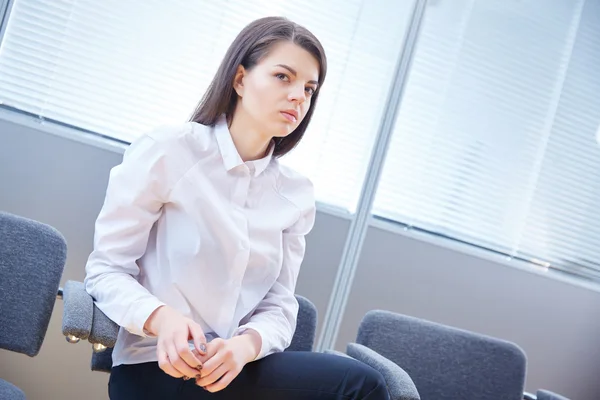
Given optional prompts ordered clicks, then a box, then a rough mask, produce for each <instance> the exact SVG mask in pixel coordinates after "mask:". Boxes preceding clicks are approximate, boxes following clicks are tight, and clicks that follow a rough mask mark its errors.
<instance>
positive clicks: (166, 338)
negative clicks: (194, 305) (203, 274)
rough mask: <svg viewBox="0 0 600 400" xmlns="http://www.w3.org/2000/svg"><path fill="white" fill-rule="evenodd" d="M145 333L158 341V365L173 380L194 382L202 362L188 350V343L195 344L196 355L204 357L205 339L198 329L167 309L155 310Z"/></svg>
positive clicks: (174, 311)
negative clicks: (182, 378) (190, 341)
mask: <svg viewBox="0 0 600 400" xmlns="http://www.w3.org/2000/svg"><path fill="white" fill-rule="evenodd" d="M144 329H145V330H146V331H148V332H149V333H150V334H152V335H155V336H157V337H158V344H157V348H156V354H157V356H158V365H159V367H160V368H161V369H162V370H163V371H165V372H166V373H167V374H169V375H171V376H172V377H174V378H181V377H184V378H196V377H198V376H199V375H200V370H201V369H202V362H201V361H200V359H199V358H198V357H197V356H196V354H194V353H195V351H194V352H192V351H191V350H190V347H189V344H188V340H193V341H194V346H195V347H196V349H195V350H196V351H197V352H198V353H197V354H198V355H200V356H204V355H206V337H205V336H204V332H203V331H202V328H201V327H200V325H198V324H197V323H196V322H194V321H193V320H191V319H190V318H186V317H184V316H183V315H181V313H180V312H178V311H177V310H175V309H173V308H171V307H169V306H161V307H159V308H157V309H156V310H155V311H154V312H153V313H152V314H151V315H150V317H149V318H148V320H147V321H146V323H145V324H144Z"/></svg>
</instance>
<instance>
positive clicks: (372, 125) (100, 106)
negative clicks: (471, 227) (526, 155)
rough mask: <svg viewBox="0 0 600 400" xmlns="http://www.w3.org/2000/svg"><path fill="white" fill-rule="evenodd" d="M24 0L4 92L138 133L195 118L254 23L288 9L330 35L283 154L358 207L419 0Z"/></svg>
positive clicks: (51, 115)
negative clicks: (299, 136) (294, 135)
mask: <svg viewBox="0 0 600 400" xmlns="http://www.w3.org/2000/svg"><path fill="white" fill-rule="evenodd" d="M395 3H397V4H391V3H390V2H387V1H385V0H377V1H369V2H368V6H367V1H366V0H350V1H339V0H336V1H328V2H323V1H317V0H311V1H303V2H286V1H272V0H269V1H266V0H250V1H242V0H237V1H235V0H234V1H209V0H195V1H184V0H172V1H168V2H165V1H158V0H148V1H119V0H104V1H95V0H15V2H14V5H13V7H12V11H11V14H10V16H9V20H8V25H7V29H6V33H5V36H4V39H3V42H2V45H1V48H0V102H2V103H4V104H5V105H8V106H10V107H14V108H17V109H19V110H22V111H25V112H28V113H32V114H35V115H39V116H42V117H44V118H48V119H53V120H57V121H60V122H63V123H67V124H70V125H73V126H76V127H80V128H83V129H86V130H90V131H93V132H97V133H100V134H103V135H106V136H111V137H114V138H117V139H120V140H124V141H128V142H129V141H132V140H133V139H135V137H136V136H138V135H140V134H141V133H142V132H145V131H147V130H149V129H151V128H153V127H154V126H157V125H160V124H168V123H176V122H181V121H185V120H187V119H188V118H189V116H190V114H191V112H192V110H193V109H194V106H195V105H196V104H197V102H198V101H199V100H200V98H201V97H202V95H203V93H204V91H205V89H206V87H207V86H208V84H209V82H210V80H211V79H212V77H213V75H214V73H215V71H216V69H217V67H218V64H219V63H220V61H221V59H222V57H223V55H224V54H225V51H226V50H227V47H228V46H229V44H230V43H231V41H232V40H233V39H234V37H235V35H237V33H238V32H239V31H240V30H241V29H242V28H243V26H245V25H246V24H247V23H249V22H250V21H252V20H254V19H256V18H259V17H263V16H266V15H283V16H286V17H289V18H290V19H292V20H293V21H295V22H298V23H300V24H302V25H304V26H306V27H307V28H308V29H310V30H311V31H312V32H313V33H314V34H315V35H316V36H317V37H318V38H319V39H320V40H321V42H322V43H323V45H324V47H325V50H326V53H327V55H328V60H329V71H328V77H327V81H326V83H325V86H324V87H323V92H322V93H321V95H320V98H319V107H318V108H317V110H316V113H315V115H314V116H313V122H312V124H311V127H310V128H309V131H308V132H307V135H306V137H305V139H304V140H303V141H302V143H301V145H300V146H299V147H298V148H297V149H296V151H295V152H293V153H292V154H290V155H289V156H286V157H284V158H283V159H282V161H283V162H284V163H286V164H288V165H290V166H292V167H294V168H295V169H297V170H298V171H299V172H301V173H304V174H306V175H308V176H309V177H310V178H311V179H312V180H313V181H314V183H315V188H316V194H317V199H318V200H319V201H321V202H324V203H328V204H331V205H334V206H337V207H341V208H342V209H344V210H347V211H349V212H353V211H354V209H355V207H356V202H357V199H358V196H359V194H360V188H361V185H362V180H363V176H364V173H365V168H366V165H367V163H368V159H369V153H370V151H371V147H372V143H373V138H374V135H375V132H376V130H377V127H378V121H379V118H380V113H381V110H382V109H383V105H384V102H385V98H386V93H387V90H388V89H389V87H388V86H389V79H390V78H389V77H390V75H391V71H392V69H393V68H394V65H395V62H396V59H397V56H398V53H399V51H400V47H401V44H402V43H401V42H402V38H403V33H404V27H405V22H406V20H407V18H408V16H409V13H410V8H411V6H412V4H407V3H412V2H395Z"/></svg>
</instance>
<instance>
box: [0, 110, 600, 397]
mask: <svg viewBox="0 0 600 400" xmlns="http://www.w3.org/2000/svg"><path fill="white" fill-rule="evenodd" d="M8 118H10V119H11V120H13V119H16V120H21V118H15V117H14V116H12V114H6V113H4V112H0V209H2V210H5V211H9V212H13V213H16V214H21V215H24V216H27V217H30V218H35V219H38V220H41V221H43V222H46V223H49V224H52V225H54V226H55V227H56V228H57V229H59V230H60V231H61V232H62V233H63V234H64V235H65V237H66V238H67V241H68V245H69V250H68V261H67V267H66V270H65V273H64V275H63V279H62V282H63V283H64V282H65V281H66V280H69V279H77V280H82V279H83V276H84V263H85V260H86V258H87V255H88V254H89V252H90V251H91V244H92V235H93V230H92V228H93V222H94V219H95V218H96V215H97V213H98V211H99V209H100V206H101V204H102V201H103V196H104V190H105V187H106V182H107V177H108V171H109V169H110V168H111V167H112V166H113V165H115V164H117V163H118V162H119V161H120V158H121V155H120V153H119V151H115V150H110V149H107V148H106V149H105V148H100V147H97V146H93V145H90V144H84V143H81V142H78V141H74V140H72V139H69V138H65V137H60V136H56V135H52V134H48V133H46V132H43V131H42V130H40V129H39V128H35V127H31V126H27V125H31V124H30V123H25V122H23V123H21V122H19V123H13V122H9V121H8V120H7V119H8ZM42 129H43V130H46V129H48V127H47V126H45V127H43V128H42ZM60 131H61V132H66V133H67V134H68V135H70V134H71V133H70V131H68V130H64V129H61V130H60ZM348 226H349V223H348V221H347V220H346V219H344V218H340V217H338V216H333V215H330V214H327V213H324V212H320V213H319V215H318V218H317V224H316V226H315V229H314V230H313V232H312V233H311V234H310V236H309V238H308V252H307V256H306V260H305V263H304V266H303V271H302V273H301V275H300V280H299V283H298V292H299V293H300V294H303V295H305V296H307V297H309V298H311V299H312V300H313V301H314V302H315V303H316V305H317V307H318V308H319V311H320V314H321V316H323V315H324V313H325V309H326V305H327V300H328V296H329V294H330V290H331V287H332V284H333V279H334V278H335V269H336V267H337V265H338V262H339V259H340V256H341V251H342V248H343V244H344V240H345V235H346V233H347V230H348ZM373 308H382V309H389V310H392V311H397V312H402V313H406V314H410V315H414V316H417V317H422V318H427V319H431V320H434V321H438V322H442V323H447V324H450V325H453V326H457V327H460V328H465V329H471V330H474V331H477V332H482V333H486V334H490V335H494V336H498V337H501V338H504V339H508V340H513V341H515V342H517V343H518V344H519V345H520V346H522V347H523V348H524V349H525V351H526V352H527V354H528V356H529V370H528V373H529V377H528V390H530V391H533V390H535V389H536V388H538V387H547V388H550V389H554V390H557V391H560V392H562V393H563V394H565V395H567V396H570V397H571V398H573V399H578V400H579V399H581V400H585V399H590V400H594V399H598V398H600V382H599V381H598V379H597V378H596V375H597V372H598V371H599V370H600V354H599V353H600V351H599V350H598V344H599V342H600V339H599V337H600V335H599V333H600V320H599V319H598V318H597V315H598V313H599V312H600V295H599V293H598V292H597V291H595V290H592V289H588V288H583V287H581V286H579V285H575V284H572V283H567V282H564V281H559V280H555V279H553V278H551V277H549V276H544V275H540V274H536V273H532V272H528V271H524V270H522V269H520V268H517V267H513V266H507V265H505V264H504V263H502V262H500V261H493V260H491V259H489V258H484V257H480V256H478V255H475V254H471V253H470V252H465V251H462V250H460V249H458V250H457V249H452V248H449V247H447V246H440V245H438V244H435V243H433V242H431V241H429V240H422V239H419V238H414V237H411V236H409V235H404V234H399V233H394V232H391V231H389V230H384V229H380V228H376V227H372V228H371V229H370V231H369V233H368V237H367V240H366V243H365V248H364V251H363V254H362V257H361V260H360V264H359V268H358V271H357V274H356V279H355V283H354V285H353V288H352V293H351V297H350V299H349V302H348V309H347V312H346V314H345V316H344V320H343V323H342V329H341V332H340V337H339V339H338V342H337V346H336V347H337V348H343V347H344V345H345V343H346V342H348V341H351V340H353V339H354V336H355V332H356V328H357V326H358V323H359V321H360V318H361V317H362V316H363V315H364V313H365V312H366V311H368V310H369V309H373ZM61 316H62V304H61V302H60V301H59V302H57V305H56V307H55V311H54V315H53V318H52V320H51V323H50V327H49V331H48V334H47V337H46V340H45V342H44V345H43V346H42V351H41V353H40V354H39V356H37V357H36V358H33V359H31V358H28V357H26V356H23V355H18V354H14V353H9V352H6V351H0V377H1V378H3V379H7V380H9V381H11V382H13V383H15V384H17V385H18V386H20V387H21V388H23V389H24V390H25V392H26V394H27V395H28V399H30V400H36V399H40V400H41V399H55V398H56V399H58V398H65V399H78V398H84V397H85V398H89V399H105V398H107V396H106V383H107V375H106V374H103V373H92V372H90V371H89V356H90V352H91V348H90V346H88V345H86V344H83V343H80V344H78V345H71V344H68V343H67V342H66V341H65V340H64V338H63V337H62V335H61V333H60V324H61Z"/></svg>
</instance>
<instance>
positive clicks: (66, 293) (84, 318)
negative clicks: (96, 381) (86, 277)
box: [62, 281, 119, 347]
mask: <svg viewBox="0 0 600 400" xmlns="http://www.w3.org/2000/svg"><path fill="white" fill-rule="evenodd" d="M63 301H64V311H63V326H62V332H63V335H65V336H67V335H72V336H75V337H77V338H79V339H87V340H88V341H89V342H90V343H100V344H102V345H104V346H106V347H113V346H114V345H115V343H116V342H117V334H118V333H119V326H118V325H117V324H115V323H114V322H113V321H112V320H110V319H109V318H108V317H107V316H106V315H105V314H104V313H103V312H102V311H101V310H100V309H99V308H98V307H96V305H95V304H94V299H93V298H92V296H90V295H89V294H88V293H87V292H86V291H85V287H84V286H83V283H82V282H76V281H67V283H66V284H65V288H64V289H63Z"/></svg>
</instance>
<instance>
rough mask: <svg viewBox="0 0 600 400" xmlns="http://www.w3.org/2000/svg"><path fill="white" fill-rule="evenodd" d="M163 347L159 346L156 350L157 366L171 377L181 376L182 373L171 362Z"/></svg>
mask: <svg viewBox="0 0 600 400" xmlns="http://www.w3.org/2000/svg"><path fill="white" fill-rule="evenodd" d="M163 347H164V346H159V347H158V349H157V351H156V354H157V356H158V366H159V367H160V369H162V370H163V371H165V373H166V374H168V375H171V376H172V377H173V378H181V377H182V376H183V374H182V373H181V372H179V371H178V370H177V368H175V366H173V365H172V364H171V361H170V360H169V356H168V354H167V352H166V351H165V350H164V349H163Z"/></svg>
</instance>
